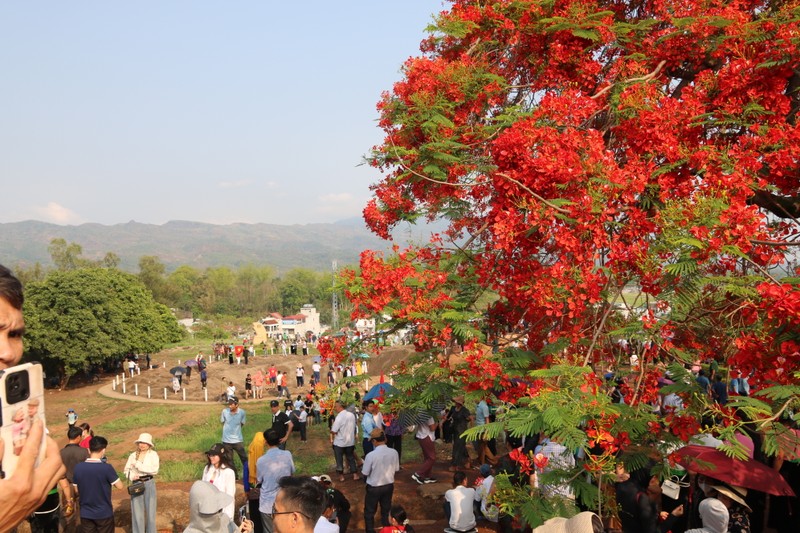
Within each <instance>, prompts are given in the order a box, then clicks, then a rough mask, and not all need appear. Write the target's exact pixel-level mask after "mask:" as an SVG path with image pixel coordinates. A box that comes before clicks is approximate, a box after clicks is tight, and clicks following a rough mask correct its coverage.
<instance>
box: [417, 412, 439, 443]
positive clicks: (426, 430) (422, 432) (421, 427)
mask: <svg viewBox="0 0 800 533" xmlns="http://www.w3.org/2000/svg"><path fill="white" fill-rule="evenodd" d="M433 424H434V420H433V418H431V417H428V418H427V419H426V420H425V421H424V422H423V423H422V424H417V434H416V437H417V438H418V439H420V440H422V439H428V438H429V439H431V440H432V441H434V442H435V441H436V430H435V429H431V428H430V426H432V425H433Z"/></svg>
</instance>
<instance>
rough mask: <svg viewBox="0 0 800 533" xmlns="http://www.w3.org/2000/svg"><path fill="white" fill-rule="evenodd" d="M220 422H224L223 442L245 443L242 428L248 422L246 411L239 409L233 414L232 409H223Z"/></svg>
mask: <svg viewBox="0 0 800 533" xmlns="http://www.w3.org/2000/svg"><path fill="white" fill-rule="evenodd" d="M219 421H220V422H222V442H224V443H227V444H236V443H237V442H244V437H243V436H242V426H243V425H244V423H245V422H246V421H247V414H246V413H245V412H244V409H242V408H239V410H238V411H236V412H235V413H231V408H230V407H228V408H227V409H223V410H222V415H221V416H220V417H219Z"/></svg>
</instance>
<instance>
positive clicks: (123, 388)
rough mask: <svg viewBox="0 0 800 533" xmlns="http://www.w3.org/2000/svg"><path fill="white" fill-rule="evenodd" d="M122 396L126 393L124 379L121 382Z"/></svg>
mask: <svg viewBox="0 0 800 533" xmlns="http://www.w3.org/2000/svg"><path fill="white" fill-rule="evenodd" d="M122 394H127V391H126V390H125V380H124V379H123V380H122Z"/></svg>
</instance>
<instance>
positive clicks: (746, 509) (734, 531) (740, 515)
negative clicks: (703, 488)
mask: <svg viewBox="0 0 800 533" xmlns="http://www.w3.org/2000/svg"><path fill="white" fill-rule="evenodd" d="M711 488H712V489H714V490H715V491H716V495H715V497H716V498H717V499H718V500H719V501H721V502H722V504H723V505H724V506H725V507H727V508H728V515H729V518H728V533H750V513H752V512H753V510H752V509H750V506H749V505H747V502H746V501H745V498H747V489H746V488H744V487H737V486H735V485H726V484H723V483H721V484H719V485H712V486H711ZM712 495H714V494H713V493H712Z"/></svg>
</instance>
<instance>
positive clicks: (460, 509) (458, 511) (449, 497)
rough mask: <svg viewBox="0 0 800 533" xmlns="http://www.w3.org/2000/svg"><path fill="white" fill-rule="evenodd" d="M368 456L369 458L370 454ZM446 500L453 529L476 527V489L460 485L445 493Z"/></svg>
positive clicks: (463, 529) (462, 529)
mask: <svg viewBox="0 0 800 533" xmlns="http://www.w3.org/2000/svg"><path fill="white" fill-rule="evenodd" d="M367 456H368V457H369V454H368V455H367ZM444 499H445V501H447V502H450V527H451V528H452V529H457V530H459V531H468V530H470V529H472V528H474V527H475V513H474V512H473V510H472V502H474V501H475V489H473V488H470V487H465V486H463V485H459V486H457V487H456V488H454V489H450V490H448V491H447V492H445V493H444Z"/></svg>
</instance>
